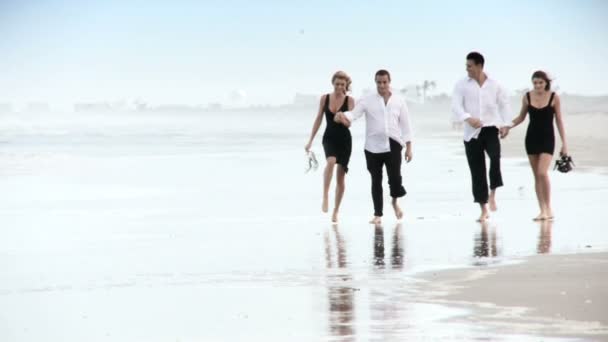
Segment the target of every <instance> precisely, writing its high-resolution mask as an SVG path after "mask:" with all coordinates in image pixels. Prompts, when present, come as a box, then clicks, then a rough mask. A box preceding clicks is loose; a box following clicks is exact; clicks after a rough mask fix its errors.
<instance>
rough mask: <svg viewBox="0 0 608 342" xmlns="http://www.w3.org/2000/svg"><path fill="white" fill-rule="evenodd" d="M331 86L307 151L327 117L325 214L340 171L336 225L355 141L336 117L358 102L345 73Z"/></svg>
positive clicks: (325, 137) (320, 105) (341, 73)
mask: <svg viewBox="0 0 608 342" xmlns="http://www.w3.org/2000/svg"><path fill="white" fill-rule="evenodd" d="M331 83H332V84H333V86H334V91H333V92H332V93H331V94H326V95H323V96H322V97H321V102H320V103H319V111H318V112H317V116H316V118H315V121H314V123H313V126H312V132H311V133H310V138H309V140H308V142H307V143H306V146H305V147H304V149H305V150H306V152H308V151H310V147H311V146H312V142H313V140H314V138H315V135H316V134H317V131H318V130H319V127H321V123H322V122H323V115H325V119H326V125H327V127H325V133H323V150H324V151H325V158H326V159H327V166H325V171H324V172H323V203H322V204H321V211H323V212H324V213H326V212H327V211H328V210H329V186H330V183H331V178H332V176H333V172H334V166H337V169H336V200H335V204H334V211H333V214H332V217H331V220H332V222H338V211H339V210H340V203H341V202H342V197H343V196H344V190H345V187H346V185H345V178H346V172H348V161H349V160H350V153H351V149H352V138H351V135H350V130H349V129H348V126H346V125H341V124H338V123H336V122H335V121H334V115H335V113H337V112H344V111H348V110H352V109H353V107H354V106H355V100H354V99H353V98H352V97H349V96H348V95H346V94H347V92H348V91H349V90H350V83H351V80H350V77H349V76H348V75H347V74H346V73H345V72H344V71H338V72H336V73H335V74H334V75H333V77H332V79H331Z"/></svg>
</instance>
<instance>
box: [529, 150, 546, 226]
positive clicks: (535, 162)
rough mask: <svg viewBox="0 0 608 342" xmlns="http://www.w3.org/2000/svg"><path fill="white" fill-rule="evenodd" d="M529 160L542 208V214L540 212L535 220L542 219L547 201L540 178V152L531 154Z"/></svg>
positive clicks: (537, 197)
mask: <svg viewBox="0 0 608 342" xmlns="http://www.w3.org/2000/svg"><path fill="white" fill-rule="evenodd" d="M528 160H529V161H530V166H531V167H532V173H533V174H534V190H535V191H536V199H537V200H538V207H539V208H540V214H538V215H537V216H536V217H535V218H534V220H542V218H543V217H544V214H545V213H544V209H543V208H544V207H543V205H544V203H545V201H544V200H543V191H542V184H541V182H540V179H539V178H538V163H539V160H540V156H539V155H538V154H529V155H528Z"/></svg>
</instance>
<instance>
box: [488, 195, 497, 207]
mask: <svg viewBox="0 0 608 342" xmlns="http://www.w3.org/2000/svg"><path fill="white" fill-rule="evenodd" d="M488 204H489V205H490V210H492V211H496V210H498V207H497V206H496V193H495V192H494V191H492V193H491V194H490V198H489V200H488Z"/></svg>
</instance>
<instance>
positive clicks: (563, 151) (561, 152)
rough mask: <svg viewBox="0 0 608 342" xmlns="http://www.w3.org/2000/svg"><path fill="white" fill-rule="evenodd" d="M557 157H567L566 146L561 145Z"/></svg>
mask: <svg viewBox="0 0 608 342" xmlns="http://www.w3.org/2000/svg"><path fill="white" fill-rule="evenodd" d="M559 155H560V156H567V155H568V147H567V146H566V145H562V149H561V150H560V151H559Z"/></svg>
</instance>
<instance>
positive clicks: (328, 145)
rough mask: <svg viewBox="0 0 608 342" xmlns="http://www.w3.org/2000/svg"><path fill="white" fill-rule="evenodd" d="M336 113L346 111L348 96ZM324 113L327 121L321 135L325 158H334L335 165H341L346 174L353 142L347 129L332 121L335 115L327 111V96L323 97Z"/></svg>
mask: <svg viewBox="0 0 608 342" xmlns="http://www.w3.org/2000/svg"><path fill="white" fill-rule="evenodd" d="M338 111H340V112H346V111H348V96H346V98H345V99H344V103H343V104H342V106H341V107H340V109H339V110H338ZM324 112H325V119H326V121H327V125H326V127H325V133H323V150H324V151H325V158H326V159H327V158H328V157H335V158H336V163H337V164H340V165H342V167H343V168H344V171H345V172H348V161H349V160H350V154H351V151H352V145H353V141H352V137H351V135H350V130H349V129H348V127H346V126H344V125H342V124H339V123H336V122H335V121H334V116H335V113H332V112H331V111H330V110H329V94H327V95H326V97H325V106H324Z"/></svg>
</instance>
